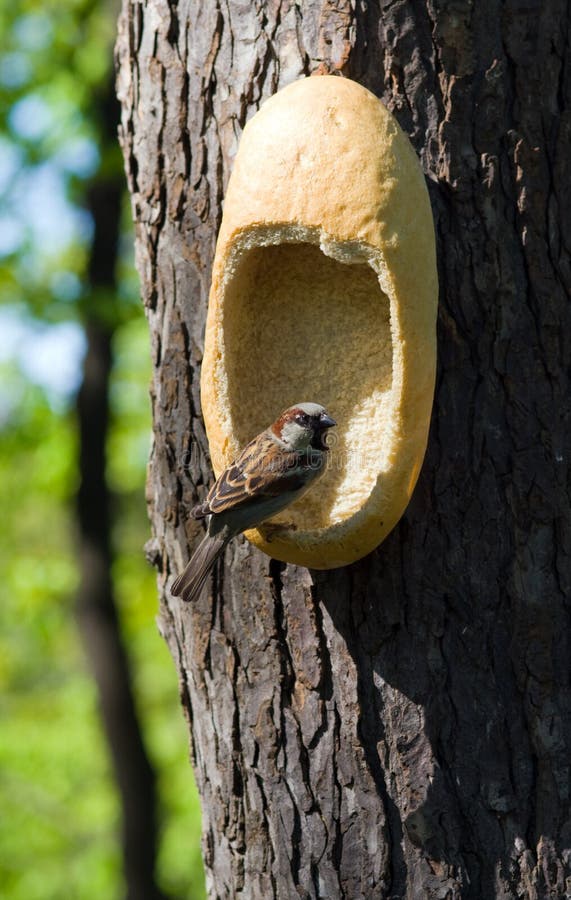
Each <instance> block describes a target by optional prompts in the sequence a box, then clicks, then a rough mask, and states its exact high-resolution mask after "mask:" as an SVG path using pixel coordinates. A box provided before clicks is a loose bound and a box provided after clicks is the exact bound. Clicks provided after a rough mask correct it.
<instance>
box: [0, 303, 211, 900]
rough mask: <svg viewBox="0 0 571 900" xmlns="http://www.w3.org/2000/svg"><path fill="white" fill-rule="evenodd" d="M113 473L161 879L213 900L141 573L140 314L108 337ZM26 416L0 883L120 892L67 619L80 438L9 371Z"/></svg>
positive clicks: (4, 442)
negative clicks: (155, 790)
mask: <svg viewBox="0 0 571 900" xmlns="http://www.w3.org/2000/svg"><path fill="white" fill-rule="evenodd" d="M115 344H116V345H115V353H116V366H115V372H114V378H113V392H112V397H113V425H112V433H111V440H110V452H109V470H110V474H111V478H112V483H113V485H114V489H115V495H116V507H117V518H116V530H115V542H116V546H117V551H118V552H117V561H116V564H115V569H114V572H113V576H114V583H115V585H116V590H117V594H118V598H119V605H120V612H121V619H122V626H123V632H124V636H125V639H126V642H127V647H128V650H129V655H130V659H131V662H132V666H133V672H134V678H135V691H136V700H137V706H138V710H139V713H140V717H141V721H142V726H143V730H144V735H145V738H146V741H147V746H148V748H149V752H150V755H151V758H152V760H153V762H154V764H155V766H156V768H157V773H158V780H159V793H160V799H161V823H162V835H161V846H160V852H159V878H160V882H161V884H162V885H163V888H164V889H165V890H167V891H170V892H171V894H172V895H173V896H178V897H189V898H191V900H194V898H200V897H203V896H204V887H203V875H202V872H201V860H200V852H199V843H200V813H199V807H198V798H197V794H196V790H195V788H194V787H193V785H192V776H191V769H190V766H189V763H188V749H187V741H188V738H187V731H186V726H185V723H184V721H183V717H182V714H181V711H180V707H179V702H178V696H177V679H176V673H175V669H174V664H173V662H172V660H171V659H170V656H169V654H168V651H167V649H166V646H165V645H164V643H163V641H162V639H161V638H160V637H159V635H158V632H157V629H156V624H155V621H154V617H155V615H156V585H155V578H154V575H153V572H152V570H151V569H150V568H149V567H148V566H147V565H146V564H145V562H144V560H143V556H142V550H141V548H142V545H143V543H144V541H145V540H146V538H147V536H148V524H147V519H146V512H145V506H144V497H143V479H144V472H145V464H146V458H147V452H148V443H149V426H150V421H149V409H148V402H147V397H146V393H147V382H148V376H149V363H148V346H147V345H148V335H147V328H146V323H145V321H144V319H143V317H142V315H141V316H140V317H139V318H137V319H134V320H132V321H131V322H129V323H127V324H126V325H124V326H123V327H122V328H121V329H120V330H119V331H118V333H117V337H116V342H115ZM2 377H3V383H4V385H9V387H10V393H11V394H13V395H16V396H18V398H19V402H18V406H17V409H16V410H15V411H14V413H13V415H12V416H11V417H10V419H9V421H8V422H7V423H5V425H4V427H3V428H2V430H1V431H0V504H1V508H2V510H3V516H2V518H1V519H0V568H1V570H2V581H1V584H2V598H1V602H0V685H1V694H0V697H1V699H0V735H1V739H0V771H1V772H2V777H1V780H0V807H1V809H2V816H0V884H1V885H2V897H6V898H7V900H36V898H37V900H51V898H53V900H56V898H61V897H74V898H82V900H83V898H85V900H91V898H92V900H100V898H101V897H105V898H114V897H117V898H119V897H120V896H121V889H122V888H121V885H122V874H121V858H120V849H119V843H118V831H119V824H120V819H119V817H120V807H119V801H118V797H117V793H116V789H115V786H114V784H113V780H112V772H111V768H110V762H109V759H108V751H107V747H106V744H105V740H104V737H103V734H102V731H101V725H100V722H99V717H98V711H97V695H96V691H95V688H94V685H93V682H92V680H91V677H90V675H89V673H88V672H87V669H86V666H85V662H84V657H83V653H82V649H81V646H80V643H79V637H78V633H77V631H76V628H75V622H74V614H73V592H74V589H75V587H76V585H77V570H76V564H75V559H74V535H73V530H72V526H71V515H70V504H71V501H72V495H73V490H74V487H75V484H76V479H77V473H76V471H75V466H74V462H73V460H74V458H75V444H76V436H75V431H74V423H73V419H72V417H71V416H70V415H69V413H61V414H58V413H57V412H54V410H53V409H52V407H51V406H50V405H49V403H48V401H47V399H46V396H45V394H44V392H43V391H42V390H41V389H40V388H38V387H34V386H32V385H31V384H30V383H29V382H28V381H27V380H26V379H25V377H24V376H23V375H22V374H21V373H20V372H18V370H17V368H15V367H14V366H13V365H12V366H7V365H5V366H4V370H3V372H2Z"/></svg>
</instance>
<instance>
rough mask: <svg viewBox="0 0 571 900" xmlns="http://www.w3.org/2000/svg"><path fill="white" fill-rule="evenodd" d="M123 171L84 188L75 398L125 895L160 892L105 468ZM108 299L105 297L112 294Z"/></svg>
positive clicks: (81, 508) (111, 133) (80, 606)
mask: <svg viewBox="0 0 571 900" xmlns="http://www.w3.org/2000/svg"><path fill="white" fill-rule="evenodd" d="M93 105H94V110H93V112H94V114H95V111H97V113H98V114H99V115H98V119H99V121H98V125H99V128H100V138H101V142H102V145H103V147H104V148H107V150H108V151H109V148H110V147H113V145H114V141H115V134H116V129H117V121H118V109H117V103H116V99H115V97H114V94H113V92H112V85H109V89H108V90H107V91H105V92H104V95H103V96H102V97H100V98H97V97H94V98H93ZM124 190H125V186H124V182H123V179H122V178H121V177H120V172H113V170H111V171H105V172H103V174H100V175H99V176H98V177H96V179H95V181H94V183H93V184H92V185H91V188H90V190H89V192H88V196H87V206H88V209H89V212H90V213H91V216H92V220H93V241H92V246H91V252H90V257H89V263H88V278H87V283H86V295H85V297H84V298H83V319H84V327H85V336H86V342H87V352H86V354H85V361H84V365H83V377H82V382H81V386H80V390H79V392H78V396H77V404H76V412H77V425H78V433H79V460H78V465H79V476H80V483H79V486H78V490H77V497H76V504H77V524H78V532H79V535H78V537H79V552H78V562H79V569H80V576H81V580H80V586H79V590H78V592H77V602H76V613H77V621H78V625H79V630H80V633H81V637H82V640H83V645H84V647H85V651H86V655H87V658H88V661H89V665H90V667H91V671H92V673H93V677H94V679H95V683H96V685H97V691H98V697H99V707H100V710H101V717H102V720H103V726H104V729H105V735H106V738H107V742H108V745H109V750H110V754H111V761H112V763H113V769H114V773H115V778H116V781H117V787H118V790H119V793H120V797H121V807H122V810H121V811H122V845H123V873H124V877H125V887H126V897H127V900H161V898H162V897H163V894H162V892H161V891H160V890H159V888H158V886H157V884H156V881H155V874H154V870H155V863H156V855H157V810H156V806H157V797H156V785H155V773H154V770H153V767H152V765H151V763H150V761H149V757H148V755H147V752H146V749H145V745H144V742H143V735H142V733H141V729H140V726H139V721H138V718H137V710H136V708H135V700H134V697H133V688H132V684H131V673H130V671H129V660H128V658H127V654H126V651H125V647H124V644H123V639H122V637H121V631H120V627H119V619H118V614H117V607H116V603H115V594H114V588H113V580H112V577H111V567H112V563H113V555H114V554H113V546H112V545H113V541H112V533H111V532H112V512H111V505H112V498H111V492H110V489H109V484H108V481H107V475H106V447H107V439H108V431H109V386H110V377H111V368H112V363H113V359H112V340H113V333H114V325H113V322H112V313H111V311H110V307H111V303H110V302H109V301H110V300H111V298H113V297H114V295H115V294H116V293H117V290H118V286H117V280H116V267H117V257H118V252H119V236H120V219H121V199H122V196H123V191H124ZM105 301H107V304H106V302H105Z"/></svg>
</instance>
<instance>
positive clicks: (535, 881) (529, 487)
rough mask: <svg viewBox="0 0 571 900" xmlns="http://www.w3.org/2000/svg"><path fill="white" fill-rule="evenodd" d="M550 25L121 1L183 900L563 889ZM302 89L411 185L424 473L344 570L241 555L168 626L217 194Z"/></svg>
mask: <svg viewBox="0 0 571 900" xmlns="http://www.w3.org/2000/svg"><path fill="white" fill-rule="evenodd" d="M570 24H571V13H570V10H569V6H568V4H567V3H565V2H562V0H547V2H539V0H525V2H524V0H506V2H503V3H500V2H498V0H482V2H478V3H473V2H471V0H456V2H454V3H437V2H427V0H408V2H404V0H387V2H380V3H376V2H372V3H364V2H363V0H357V2H356V3H355V2H353V3H350V2H348V0H336V2H329V0H325V2H322V0H319V2H314V0H309V2H305V3H303V4H297V3H293V2H288V0H281V2H280V0H274V2H267V3H252V4H250V3H240V2H238V0H227V2H225V3H222V4H219V3H217V2H214V0H212V2H207V3H201V4H199V3H197V2H195V3H193V2H188V0H178V2H175V0H171V2H170V4H169V3H168V2H167V0H148V2H146V3H144V4H142V3H139V2H135V0H124V8H123V14H122V18H121V23H120V35H119V42H118V54H119V63H120V69H119V94H120V97H121V100H122V103H123V118H122V143H123V149H124V154H125V160H126V168H127V173H128V177H129V184H130V190H131V193H132V199H133V211H134V217H135V221H136V227H137V258H138V266H139V271H140V275H141V283H142V293H143V299H144V302H145V306H146V309H147V314H148V318H149V323H150V330H151V341H152V354H153V362H154V366H155V371H154V378H153V385H152V399H153V408H154V422H155V439H154V447H153V452H152V459H151V467H150V474H149V488H148V496H149V504H150V512H151V518H152V523H153V529H154V535H155V536H154V539H153V541H152V542H151V544H150V547H149V552H150V556H151V557H152V559H153V561H154V562H155V563H156V565H157V567H158V570H159V581H160V584H161V588H162V590H163V595H162V601H161V614H160V623H161V629H162V632H163V634H164V635H165V637H166V639H167V641H168V643H169V646H170V648H171V652H172V654H173V657H174V659H175V661H176V664H177V667H178V670H179V674H180V684H181V695H182V701H183V705H184V708H185V710H186V713H187V715H188V719H189V723H190V730H191V733H192V737H193V742H192V748H193V749H192V756H193V762H194V767H195V772H196V777H197V781H198V785H199V788H200V791H201V795H202V802H203V817H204V857H205V865H206V871H207V881H208V884H209V889H210V894H211V896H212V897H220V898H234V897H236V896H239V895H243V896H246V897H248V898H264V900H266V898H271V897H279V898H290V897H297V896H302V897H312V898H314V897H315V898H317V897H328V898H337V897H339V898H348V900H357V898H361V897H363V898H385V897H386V898H389V897H391V898H404V897H406V898H421V897H433V898H456V897H462V898H474V900H480V898H488V897H498V898H508V897H509V898H512V897H513V898H516V897H526V898H543V897H557V898H560V897H564V896H567V895H570V894H571V865H570V853H571V814H570V801H569V797H570V790H571V778H570V775H571V772H570V765H571V734H570V730H571V694H570V666H569V660H570V658H571V647H570V646H569V644H570V640H569V638H570V608H569V595H570V588H571V584H570V582H571V565H570V552H571V527H570V525H571V523H570V521H569V519H570V514H569V503H568V496H567V494H566V491H567V488H568V478H569V437H568V435H569V428H570V424H571V423H570V421H569V419H570V415H569V413H570V399H569V398H570V394H571V392H570V385H569V368H568V366H569V359H570V348H569V342H570V335H571V321H570V318H571V317H570V307H569V301H568V295H569V287H570V281H571V270H570V266H569V255H568V249H569V235H570V234H571V221H570V211H571V196H570V194H571V190H570V182H569V178H568V160H569V147H570V136H571V135H570V132H571V103H570V99H571V98H570V93H571V80H570V79H571V68H570V64H571V54H570V51H569V29H570ZM315 71H321V72H324V71H325V72H339V73H340V74H342V75H347V76H350V77H352V78H355V79H356V80H358V81H360V82H362V83H363V84H365V85H366V86H367V87H369V88H370V89H371V90H373V91H374V92H375V93H376V94H377V95H378V96H380V97H381V98H382V99H383V100H384V101H385V103H386V104H387V105H388V107H389V108H390V109H392V110H393V111H394V113H395V114H396V116H397V117H398V119H399V121H400V123H401V125H402V126H403V127H404V129H405V130H406V131H407V132H408V134H409V135H410V137H411V139H412V141H413V142H414V144H415V146H416V148H417V150H418V152H419V154H420V156H421V158H422V162H423V165H424V168H425V171H426V175H427V178H428V180H429V185H430V191H431V198H432V202H433V209H434V215H435V221H436V228H437V236H438V252H439V270H440V279H441V297H440V317H439V372H438V381H437V389H436V397H435V406H434V416H433V423H432V430H431V435H430V441H429V448H428V453H427V458H426V461H425V465H424V469H423V473H422V476H421V479H420V481H419V484H418V486H417V489H416V492H415V495H414V498H413V501H412V503H411V504H410V506H409V508H408V510H407V512H406V515H405V516H404V518H403V520H402V521H401V523H400V524H399V526H398V527H397V528H396V529H395V531H394V532H393V533H392V534H391V536H390V537H389V538H388V539H387V540H386V541H385V543H384V544H383V546H381V547H380V548H379V549H378V550H377V551H376V552H375V553H373V554H372V555H371V556H369V557H368V558H367V559H365V560H363V561H362V562H360V563H359V564H357V565H354V566H352V567H351V568H349V569H346V570H337V571H334V572H330V573H321V574H318V573H311V572H308V571H307V570H303V569H297V568H295V567H291V566H287V567H285V566H282V565H281V564H278V563H275V562H271V561H270V560H269V559H267V558H266V557H264V556H263V555H261V554H260V553H258V552H256V551H254V550H253V549H252V548H251V547H250V546H249V545H248V544H246V543H244V542H243V541H240V540H238V541H236V542H235V543H234V544H233V546H232V548H231V549H230V550H229V551H228V552H227V554H226V559H225V562H224V565H223V566H222V567H221V568H220V569H219V570H218V572H217V574H216V576H215V578H214V584H213V587H212V591H211V592H210V594H209V595H208V594H206V595H204V596H203V597H202V599H201V600H200V601H199V602H198V603H197V604H196V605H194V606H192V607H190V608H188V607H183V606H182V605H181V604H180V603H179V602H178V601H174V600H172V599H170V598H169V596H168V594H166V593H164V588H165V583H166V579H167V577H168V576H169V573H171V572H173V570H174V569H175V568H176V569H179V568H180V566H181V565H182V563H183V562H184V561H185V560H186V558H187V555H188V547H189V545H192V544H193V543H194V542H195V541H196V539H197V537H198V525H197V524H196V523H193V522H192V521H190V520H189V519H188V510H189V508H190V506H191V504H192V503H193V501H194V500H195V499H196V496H197V495H201V494H202V492H203V490H204V488H205V487H206V485H208V483H209V482H210V480H211V473H210V467H209V464H208V454H207V445H206V440H205V436H204V431H203V428H202V424H201V419H200V399H199V370H200V362H201V352H202V340H203V327H204V319H205V311H206V302H207V295H208V287H209V275H210V267H211V262H212V256H213V250H214V244H215V238H216V232H217V228H218V225H219V222H220V212H221V201H222V197H223V195H224V189H225V185H226V183H227V179H228V175H229V172H230V170H231V166H232V159H233V156H234V154H235V150H236V145H237V141H238V139H239V136H240V132H241V129H242V127H243V125H244V122H245V121H246V119H247V117H248V116H249V115H251V114H252V112H253V111H254V110H255V109H256V108H257V107H258V106H259V104H260V102H261V101H262V100H263V99H264V98H266V97H267V96H268V95H270V94H271V93H272V92H274V91H275V90H277V89H278V88H280V87H282V86H284V85H285V84H287V83H288V82H290V81H291V80H293V79H295V78H297V77H299V76H301V75H304V74H309V73H311V72H315Z"/></svg>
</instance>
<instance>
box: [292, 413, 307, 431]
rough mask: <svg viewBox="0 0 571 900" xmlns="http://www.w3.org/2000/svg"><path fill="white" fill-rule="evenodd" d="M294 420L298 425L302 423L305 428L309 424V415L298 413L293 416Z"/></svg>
mask: <svg viewBox="0 0 571 900" xmlns="http://www.w3.org/2000/svg"><path fill="white" fill-rule="evenodd" d="M295 421H296V422H297V423H298V425H303V427H304V428H305V427H306V426H307V425H309V416H308V415H307V413H298V414H297V415H296V417H295Z"/></svg>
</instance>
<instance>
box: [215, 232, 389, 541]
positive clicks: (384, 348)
mask: <svg viewBox="0 0 571 900" xmlns="http://www.w3.org/2000/svg"><path fill="white" fill-rule="evenodd" d="M339 246H340V247H342V246H343V245H342V244H341V245H339ZM360 258H361V260H363V257H360ZM221 315H222V328H221V329H220V332H219V333H220V335H221V340H222V344H223V346H221V347H220V357H219V369H218V377H219V379H220V390H221V394H222V395H223V396H224V395H225V397H224V399H225V401H226V402H227V409H228V414H229V417H230V423H229V425H230V428H229V430H230V433H231V434H233V435H234V436H235V438H236V442H237V448H236V449H240V448H242V447H243V446H244V445H245V444H246V443H247V442H248V441H249V440H251V438H252V437H254V436H255V435H256V434H258V433H259V432H260V431H262V430H263V429H264V428H266V427H267V426H268V425H269V424H271V422H273V421H274V419H275V418H276V417H277V416H278V415H279V413H280V412H282V410H284V409H286V408H287V407H288V406H291V405H292V404H294V403H298V402H303V401H313V402H315V403H321V404H323V406H325V408H326V409H327V411H328V412H329V413H330V414H331V415H332V416H333V418H334V419H335V420H336V421H337V423H338V425H337V427H336V428H333V429H332V430H331V431H330V432H329V437H328V443H329V446H330V447H331V452H330V459H329V462H328V466H327V471H326V473H325V474H324V476H323V477H322V478H321V480H320V481H319V482H317V484H316V485H315V486H313V487H312V488H311V490H310V491H309V492H308V493H307V494H306V496H305V497H303V498H302V499H301V500H300V501H298V502H297V503H296V504H294V505H293V506H291V507H290V508H289V509H288V510H286V511H285V512H284V513H282V515H281V516H279V517H276V519H275V521H276V522H280V521H281V522H284V523H288V524H289V523H293V524H295V526H296V527H297V529H298V531H318V530H321V529H323V528H329V527H331V526H332V525H334V524H336V523H339V522H343V521H344V520H346V519H348V518H349V517H351V516H352V515H354V514H355V513H356V512H358V511H359V510H360V509H361V508H362V506H363V505H364V503H365V502H366V500H367V499H368V497H369V495H370V494H371V492H372V491H373V489H374V487H375V485H376V484H377V480H378V478H379V476H380V474H381V473H382V472H383V471H384V470H386V469H387V467H388V461H389V453H390V445H391V441H390V439H389V435H390V433H391V430H392V428H391V422H392V414H393V406H394V401H393V396H392V395H393V392H392V382H393V376H392V366H393V347H392V339H391V327H390V309H389V300H388V298H387V296H386V295H385V294H384V293H383V291H382V290H381V288H380V286H379V280H378V276H377V274H376V272H375V271H374V270H373V268H372V267H371V266H370V265H369V264H368V263H367V262H365V261H361V262H358V263H357V264H352V265H349V264H345V263H343V262H338V261H337V260H336V259H333V258H331V257H329V256H326V255H325V254H324V253H323V252H322V250H321V249H320V247H319V244H318V243H309V242H306V241H304V242H300V243H279V244H277V245H268V246H254V247H251V248H250V249H242V251H241V252H240V254H239V256H238V257H237V262H236V264H235V268H234V270H233V272H231V273H229V277H228V280H227V283H226V287H225V297H224V302H223V304H222V306H221ZM220 367H222V368H220Z"/></svg>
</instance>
